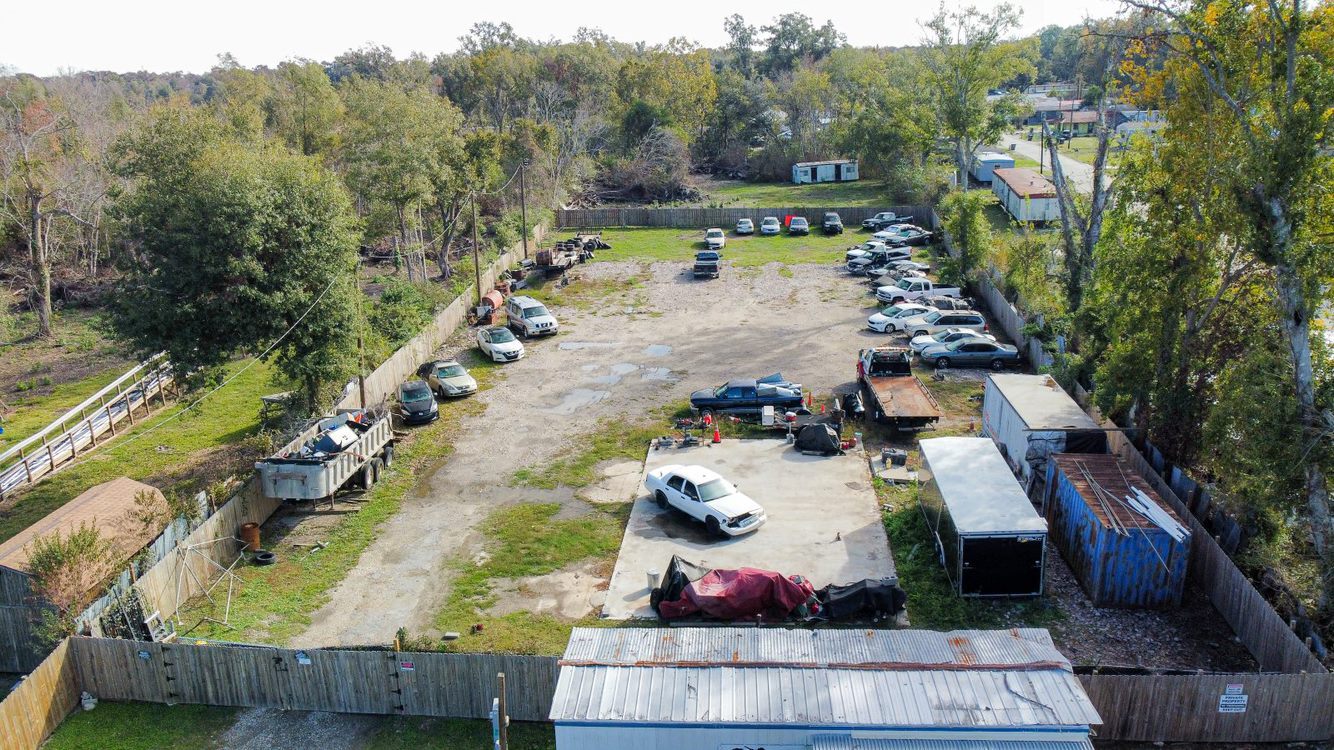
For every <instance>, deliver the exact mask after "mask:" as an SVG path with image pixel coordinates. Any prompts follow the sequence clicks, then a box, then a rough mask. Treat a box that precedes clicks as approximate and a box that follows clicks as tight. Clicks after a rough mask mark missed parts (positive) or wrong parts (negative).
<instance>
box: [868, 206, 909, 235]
mask: <svg viewBox="0 0 1334 750" xmlns="http://www.w3.org/2000/svg"><path fill="white" fill-rule="evenodd" d="M909 218H912V217H909V216H899V215H898V214H896V213H894V212H893V211H881V212H880V213H878V214H876V215H875V216H872V217H871V218H869V219H863V220H862V229H869V230H871V231H872V232H879V231H880V230H881V229H884V228H885V227H887V226H889V225H890V224H899V223H902V222H903V220H904V219H909Z"/></svg>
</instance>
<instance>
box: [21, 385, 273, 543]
mask: <svg viewBox="0 0 1334 750" xmlns="http://www.w3.org/2000/svg"><path fill="white" fill-rule="evenodd" d="M241 366H242V364H241V363H236V364H234V365H232V368H231V371H235V369H236V368H239V367H241ZM271 376H272V370H271V368H270V367H269V366H268V365H267V364H265V363H263V362H259V363H256V364H255V365H254V366H253V367H251V368H250V369H249V370H247V371H246V372H245V373H244V374H243V375H241V376H240V377H239V378H237V379H236V380H235V381H234V382H232V383H230V384H229V385H228V386H227V387H225V388H223V389H222V390H220V391H218V392H217V393H215V394H213V395H212V396H209V397H208V399H206V400H205V401H204V402H203V403H201V404H200V405H199V406H198V407H196V408H195V409H193V410H191V411H190V412H188V413H186V414H185V415H183V416H181V417H179V418H177V419H173V420H171V421H170V422H167V420H168V419H171V417H172V416H173V415H175V414H177V413H178V412H180V411H181V409H183V408H184V406H185V404H173V405H171V406H169V407H168V408H167V409H166V410H165V411H161V412H157V413H156V414H154V416H153V417H152V418H151V419H149V420H148V421H146V422H139V423H138V424H137V425H136V426H135V427H134V430H133V431H132V432H129V433H122V434H121V435H120V436H119V437H117V438H115V439H114V440H113V442H111V443H109V444H107V446H106V447H105V448H99V449H98V450H97V451H96V452H95V453H92V454H90V455H89V456H88V458H86V459H81V460H80V461H79V462H77V463H75V464H73V465H71V466H69V467H68V468H65V469H62V470H60V471H58V472H56V473H55V474H53V475H51V476H49V477H47V478H45V479H43V480H42V481H41V482H40V483H38V484H37V485H36V486H35V487H33V488H32V489H31V490H29V491H27V492H25V493H23V494H21V495H19V496H18V497H17V498H16V499H15V500H14V501H12V502H11V503H7V504H6V505H5V506H3V507H2V508H0V541H2V540H5V539H8V538H10V537H12V536H14V535H15V534H17V533H18V532H20V531H22V530H23V529H25V528H27V527H28V526H29V525H30V524H32V523H33V522H35V521H37V520H38V519H40V518H42V517H43V516H45V515H46V514H47V513H50V512H51V511H52V510H55V509H56V508H58V507H60V506H61V505H63V504H64V503H66V502H68V501H69V500H70V499H72V498H74V497H75V496H76V495H78V494H79V493H81V492H83V491H84V490H86V489H88V488H89V487H92V486H93V485H96V484H100V483H102V482H106V481H109V480H112V479H115V478H117V477H121V476H128V477H130V478H132V479H140V480H145V479H150V478H151V479H152V482H151V483H152V484H155V485H156V486H158V487H159V488H161V489H162V490H163V491H164V492H171V491H178V492H198V491H199V490H201V489H205V488H206V487H207V486H208V483H209V482H210V481H217V480H219V479H223V478H225V477H226V476H227V475H228V474H230V473H231V471H232V470H234V469H238V468H243V467H244V465H245V463H246V461H247V460H248V459H253V456H251V455H249V454H248V452H246V451H244V450H243V449H240V446H238V445H237V444H238V443H241V442H242V441H243V440H244V439H245V438H246V437H248V436H250V435H252V434H254V433H255V431H256V429H257V428H258V427H259V397H260V396H261V395H263V394H265V393H270V392H272V391H273V390H274V387H273V385H272V383H271V382H270V378H271ZM164 423H165V424H164ZM123 424H128V423H123ZM159 424H164V426H162V427H161V428H159V429H154V427H155V426H156V425H159ZM149 430H153V432H152V433H151V434H149V432H148V431H149ZM135 435H143V437H140V438H137V439H136V438H135ZM229 449H230V450H229Z"/></svg>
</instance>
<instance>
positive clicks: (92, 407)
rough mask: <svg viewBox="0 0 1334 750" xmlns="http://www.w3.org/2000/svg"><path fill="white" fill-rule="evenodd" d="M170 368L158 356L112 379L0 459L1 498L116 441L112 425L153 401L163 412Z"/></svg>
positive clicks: (145, 411) (147, 408)
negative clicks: (101, 443)
mask: <svg viewBox="0 0 1334 750" xmlns="http://www.w3.org/2000/svg"><path fill="white" fill-rule="evenodd" d="M171 375H172V373H171V363H170V362H168V361H167V357H166V355H165V354H158V355H157V356H155V357H153V358H151V359H149V360H148V361H146V362H144V363H142V364H140V365H137V366H136V367H134V368H133V369H131V370H130V371H129V372H126V373H125V374H124V375H121V376H120V377H119V378H116V379H115V380H114V381H112V382H111V383H110V384H109V385H107V386H106V387H105V388H103V389H102V390H100V391H98V392H97V393H94V394H93V395H92V396H89V397H88V398H87V399H86V400H85V401H84V402H83V403H81V404H79V405H78V406H76V407H74V408H73V409H70V410H69V411H68V412H65V414H64V416H62V417H60V418H59V419H57V420H55V421H54V422H52V423H51V424H49V425H47V426H46V427H44V428H42V430H41V431H40V432H38V433H37V434H36V435H32V436H31V437H28V438H26V439H24V440H23V441H22V442H20V443H19V444H18V445H15V446H14V447H12V448H10V449H8V450H6V451H5V452H4V453H0V498H4V497H7V496H8V495H9V494H10V493H11V492H13V491H15V490H17V489H19V488H22V487H27V486H28V485H31V484H34V483H35V482H37V481H38V480H40V479H41V478H42V477H44V476H46V475H47V474H50V473H51V472H53V471H55V470H57V469H59V468H60V467H61V466H62V465H63V464H66V463H68V462H70V461H72V460H74V459H75V458H78V457H79V455H81V454H82V453H87V452H88V451H90V450H93V449H95V448H97V439H98V438H99V437H102V436H103V435H105V434H107V433H111V435H112V437H114V436H115V435H116V425H117V424H119V423H120V422H122V421H125V420H129V422H130V424H131V425H133V424H134V420H135V419H136V415H135V412H136V410H142V411H143V416H147V415H148V413H149V412H150V411H151V399H153V398H155V397H156V398H157V399H158V400H159V401H160V403H161V404H162V405H163V406H165V405H166V403H167V395H166V388H167V386H168V385H170V384H171V379H172V378H171Z"/></svg>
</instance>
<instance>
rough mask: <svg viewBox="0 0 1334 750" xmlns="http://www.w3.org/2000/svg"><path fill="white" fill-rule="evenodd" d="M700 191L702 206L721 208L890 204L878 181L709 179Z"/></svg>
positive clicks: (701, 186) (887, 194)
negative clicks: (800, 183) (806, 182)
mask: <svg viewBox="0 0 1334 750" xmlns="http://www.w3.org/2000/svg"><path fill="white" fill-rule="evenodd" d="M700 191H701V192H703V193H704V196H705V200H704V205H706V206H711V207H712V206H718V207H722V208H747V207H757V208H807V207H810V208H842V207H845V206H846V207H853V206H882V205H883V206H888V205H891V204H893V203H894V201H893V200H892V198H893V196H891V195H889V193H888V192H887V191H886V190H885V183H883V182H880V181H878V180H857V181H856V182H821V183H815V184H809V185H793V184H792V183H790V182H741V181H739V180H711V181H707V182H705V183H704V184H701V185H700Z"/></svg>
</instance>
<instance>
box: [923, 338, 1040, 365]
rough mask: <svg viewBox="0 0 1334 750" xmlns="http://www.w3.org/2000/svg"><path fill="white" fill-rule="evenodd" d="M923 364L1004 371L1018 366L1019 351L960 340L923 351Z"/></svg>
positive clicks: (1003, 346) (1004, 346) (1009, 347)
mask: <svg viewBox="0 0 1334 750" xmlns="http://www.w3.org/2000/svg"><path fill="white" fill-rule="evenodd" d="M921 357H922V363H923V364H927V365H931V366H934V367H990V368H991V369H993V370H1004V369H1005V368H1006V367H1008V366H1011V365H1015V364H1018V362H1019V350H1018V349H1016V348H1014V347H1013V346H1010V345H1009V344H998V343H996V342H995V341H978V340H976V339H960V340H959V341H955V342H954V343H951V344H940V345H937V346H929V347H927V348H926V349H923V350H922V353H921Z"/></svg>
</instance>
